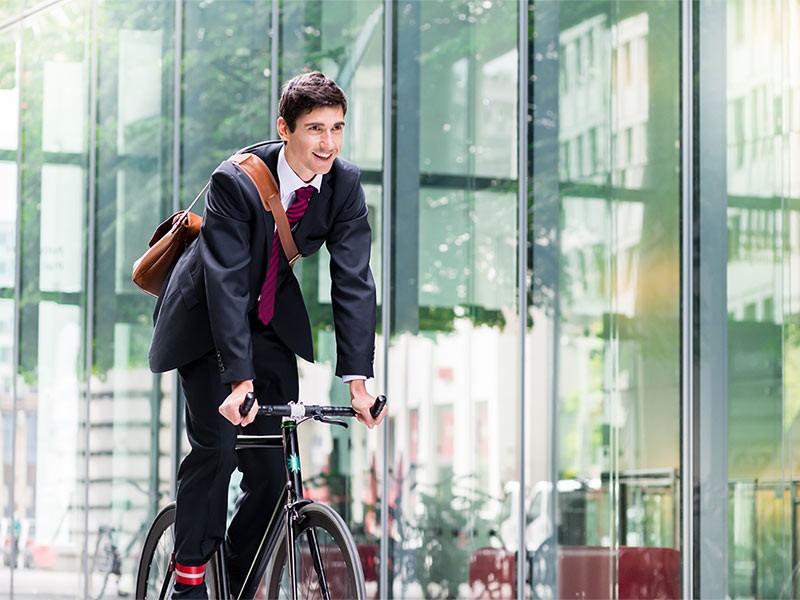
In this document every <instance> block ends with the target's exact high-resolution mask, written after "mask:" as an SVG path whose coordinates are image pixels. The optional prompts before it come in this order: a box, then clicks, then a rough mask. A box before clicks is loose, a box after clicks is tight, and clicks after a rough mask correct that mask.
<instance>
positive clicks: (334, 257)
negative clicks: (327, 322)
mask: <svg viewBox="0 0 800 600" xmlns="http://www.w3.org/2000/svg"><path fill="white" fill-rule="evenodd" d="M371 243H372V232H371V230H370V227H369V222H368V221H367V203H366V199H365V197H364V190H363V188H362V187H361V180H360V177H359V176H357V177H356V178H355V182H354V184H353V187H352V189H351V190H350V191H349V192H348V194H347V200H346V202H345V203H344V205H343V208H342V210H341V212H340V213H339V215H337V218H336V220H335V221H334V224H333V227H332V229H331V231H330V234H329V235H328V239H327V243H326V245H327V248H328V251H329V252H330V256H331V263H330V272H331V302H332V304H333V323H334V328H335V333H336V359H337V360H336V375H338V376H339V377H341V376H342V375H364V376H366V377H372V376H373V362H374V358H375V323H376V306H375V304H376V295H375V281H374V280H373V277H372V271H371V270H370V267H369V260H370V245H371Z"/></svg>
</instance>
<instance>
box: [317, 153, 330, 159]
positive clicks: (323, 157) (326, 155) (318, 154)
mask: <svg viewBox="0 0 800 600" xmlns="http://www.w3.org/2000/svg"><path fill="white" fill-rule="evenodd" d="M314 156H316V157H317V158H321V159H322V160H328V159H329V158H330V157H331V156H333V152H330V153H328V154H320V153H319V152H314Z"/></svg>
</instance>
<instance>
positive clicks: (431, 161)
mask: <svg viewBox="0 0 800 600" xmlns="http://www.w3.org/2000/svg"><path fill="white" fill-rule="evenodd" d="M517 9H518V7H517V3H516V2H492V3H489V2H484V3H473V2H455V3H440V2H421V3H420V2H401V3H399V4H398V6H397V10H396V13H395V15H396V31H395V37H396V45H395V53H396V54H395V59H396V64H395V65H394V69H395V73H394V74H393V76H394V79H395V80H396V81H397V89H396V95H397V96H396V99H395V100H396V105H397V107H398V110H397V113H396V115H395V119H396V124H395V129H394V136H395V143H394V149H393V152H394V156H393V161H394V164H393V165H392V168H393V171H394V174H395V186H396V187H395V189H394V190H393V193H392V195H393V198H395V199H396V200H395V206H394V207H393V215H392V219H393V232H392V233H393V239H392V245H391V248H392V252H393V256H394V259H393V288H392V291H391V294H392V301H393V305H392V315H393V323H392V335H393V341H392V347H391V349H390V353H389V360H390V363H389V365H388V371H389V372H390V373H392V377H391V382H392V390H391V392H392V394H391V395H392V397H393V398H394V399H395V400H396V401H395V403H394V405H393V406H392V415H393V417H392V424H391V425H392V428H391V430H390V439H391V452H392V459H391V460H392V461H393V469H392V471H391V477H392V481H391V482H390V489H392V490H393V491H392V497H391V500H392V504H390V508H391V509H392V512H391V513H390V519H391V520H390V526H391V532H392V535H393V540H392V541H393V544H392V545H391V546H390V558H391V561H392V573H391V578H392V589H391V593H392V594H393V597H400V598H419V597H429V598H463V597H485V596H484V594H492V597H494V596H495V595H496V596H497V597H513V596H514V595H515V592H514V589H515V557H514V553H515V551H516V550H517V548H518V547H519V535H518V533H517V529H518V526H517V518H516V516H517V513H516V509H515V505H516V506H517V507H518V506H519V481H518V475H517V473H518V471H517V465H518V464H519V461H520V456H519V449H520V441H519V439H517V435H516V431H517V429H516V426H515V425H514V423H515V422H517V419H516V418H515V417H516V416H517V414H518V408H519V404H518V402H515V401H514V398H515V397H517V392H516V382H517V381H518V379H519V375H518V372H517V361H518V356H519V354H518V353H519V344H520V338H519V335H518V325H517V322H518V315H517V310H516V299H517V285H516V279H517V277H516V264H517V260H516V253H517V227H518V221H517V199H516V185H517V181H516V176H517V174H516V153H517V139H516V135H515V132H516V131H517V121H516V107H517V103H518V97H517V93H516V90H517V84H518V79H517V70H518V62H517V61H518V55H517V43H516V39H517V35H516V28H517ZM490 106H491V107H492V109H491V110H490V109H489V108H488V107H490ZM495 107H496V110H495Z"/></svg>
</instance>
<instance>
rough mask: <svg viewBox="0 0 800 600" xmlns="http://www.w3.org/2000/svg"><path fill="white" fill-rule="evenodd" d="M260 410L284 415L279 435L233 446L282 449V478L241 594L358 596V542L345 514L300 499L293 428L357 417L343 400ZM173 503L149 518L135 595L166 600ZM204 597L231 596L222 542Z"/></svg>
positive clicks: (377, 407) (244, 409) (244, 438)
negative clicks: (333, 402) (311, 423)
mask: <svg viewBox="0 0 800 600" xmlns="http://www.w3.org/2000/svg"><path fill="white" fill-rule="evenodd" d="M253 402H255V396H254V395H253V394H252V393H250V394H248V395H247V398H246V401H245V402H244V403H243V404H242V406H241V407H240V412H241V413H242V414H243V415H245V414H247V413H248V412H249V411H250V408H251V407H252V403H253ZM385 404H386V398H385V397H384V396H378V398H377V399H376V401H375V404H374V405H373V406H372V408H371V409H370V412H371V413H372V416H373V418H377V416H378V415H379V414H380V413H381V411H382V410H383V407H384V406H385ZM258 414H259V415H260V416H271V417H282V418H283V421H282V424H281V430H282V433H281V434H278V435H246V434H240V435H239V436H238V437H237V441H236V449H237V450H239V449H244V448H275V449H281V450H283V456H284V459H285V462H284V465H285V467H286V469H285V473H286V484H285V486H284V488H283V492H282V493H281V496H280V497H279V499H278V501H277V503H276V505H275V507H274V508H273V509H272V511H271V513H270V514H271V516H270V520H269V525H268V526H267V529H266V531H265V532H264V533H263V536H262V538H261V543H260V544H259V548H258V552H257V553H256V556H255V559H254V560H253V563H252V564H251V565H250V568H249V569H248V574H247V578H246V579H245V582H244V585H243V587H242V591H241V593H240V595H239V598H284V599H289V598H291V599H292V600H297V599H298V598H325V599H327V600H330V599H332V598H348V599H353V600H363V599H364V598H365V597H366V586H365V582H364V574H363V571H362V568H361V562H360V560H359V557H358V550H357V548H356V543H355V540H354V539H353V535H352V533H351V532H350V530H349V529H348V528H347V525H346V524H345V522H344V520H343V519H342V517H341V516H339V514H338V513H336V511H334V510H333V509H332V508H330V507H329V506H327V505H325V504H321V503H319V502H313V501H311V500H308V499H306V498H304V497H303V479H302V473H301V468H300V450H299V444H298V440H297V427H298V426H299V425H300V424H301V423H304V422H306V421H308V420H311V419H313V420H315V421H319V422H321V423H326V424H328V425H338V426H341V427H347V426H348V425H347V423H346V422H345V421H343V420H341V419H340V417H354V416H355V411H354V410H353V409H352V408H350V407H344V406H313V405H304V404H299V403H289V404H284V405H264V406H259V408H258ZM174 523H175V503H174V502H173V503H171V504H169V505H167V506H165V507H164V508H163V509H162V510H161V512H159V514H158V515H157V516H156V518H155V520H154V521H153V524H152V526H151V527H150V531H149V532H148V534H147V538H146V539H145V543H144V548H143V550H142V557H141V561H140V563H139V572H138V575H137V578H136V598H143V599H146V600H152V599H154V598H158V599H159V600H163V599H167V598H170V597H171V595H172V590H173V588H174V575H173V571H174V559H173V548H174V541H175V538H174ZM206 586H207V587H208V592H209V597H211V598H229V597H230V590H229V583H228V573H227V568H226V557H225V552H224V545H223V546H221V547H220V548H219V550H217V552H216V553H215V555H214V556H213V557H212V559H211V560H210V561H209V564H208V565H207V566H206Z"/></svg>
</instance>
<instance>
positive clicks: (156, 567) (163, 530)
mask: <svg viewBox="0 0 800 600" xmlns="http://www.w3.org/2000/svg"><path fill="white" fill-rule="evenodd" d="M174 526H175V503H174V502H171V503H170V504H167V505H166V506H165V507H164V508H162V509H161V510H160V511H159V513H158V514H157V515H156V518H155V519H153V524H152V525H150V529H149V530H148V531H147V535H146V536H145V538H144V544H143V545H142V555H141V557H140V559H139V568H138V569H137V571H136V596H135V597H136V599H137V600H155V599H158V600H169V599H170V598H172V590H173V588H174V587H175V582H174V580H173V576H172V572H171V571H170V562H171V560H172V553H173V551H174V549H175V531H174V530H175V527H174ZM205 581H206V587H207V588H208V593H209V597H210V598H216V597H221V595H220V594H219V578H218V577H217V573H216V570H215V567H214V561H213V560H212V561H209V563H208V564H207V566H206V578H205Z"/></svg>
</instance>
